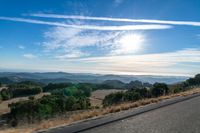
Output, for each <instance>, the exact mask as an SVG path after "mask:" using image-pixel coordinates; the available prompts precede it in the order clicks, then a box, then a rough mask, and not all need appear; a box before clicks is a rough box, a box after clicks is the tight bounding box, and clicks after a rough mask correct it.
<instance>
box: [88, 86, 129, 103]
mask: <svg viewBox="0 0 200 133" xmlns="http://www.w3.org/2000/svg"><path fill="white" fill-rule="evenodd" d="M120 91H125V90H116V89H107V90H106V89H103V90H96V91H93V92H92V95H91V97H90V103H91V105H92V106H99V107H101V106H102V101H103V99H104V98H105V96H106V95H109V94H111V93H115V92H120Z"/></svg>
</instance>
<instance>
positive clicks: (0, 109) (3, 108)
mask: <svg viewBox="0 0 200 133" xmlns="http://www.w3.org/2000/svg"><path fill="white" fill-rule="evenodd" d="M44 95H49V93H40V94H38V95H35V98H40V97H42V96H44ZM27 99H28V97H19V98H12V99H10V100H6V101H2V102H1V103H0V115H2V114H4V113H8V112H10V109H9V107H8V105H9V104H11V103H15V102H18V101H20V100H27Z"/></svg>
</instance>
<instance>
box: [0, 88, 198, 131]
mask: <svg viewBox="0 0 200 133" xmlns="http://www.w3.org/2000/svg"><path fill="white" fill-rule="evenodd" d="M196 93H200V88H196V89H191V90H188V91H185V92H180V93H176V94H169V95H166V96H161V97H158V98H149V99H143V100H139V101H136V102H126V103H121V104H118V105H113V106H110V107H106V108H100V109H91V110H87V111H82V112H79V113H76V114H72V115H71V116H69V117H68V118H61V119H60V118H54V119H49V120H44V121H42V122H41V123H38V124H35V125H32V127H30V126H29V127H24V128H23V127H21V128H15V129H7V130H3V131H0V133H22V132H23V133H29V132H33V131H38V130H44V129H48V128H52V127H56V126H62V125H68V124H72V123H75V122H80V121H84V120H87V119H91V118H97V117H102V116H105V115H107V114H110V113H116V112H120V111H123V110H129V109H132V108H137V107H140V106H145V105H148V104H153V103H157V102H159V101H162V100H166V99H170V98H173V97H179V96H188V95H192V94H196Z"/></svg>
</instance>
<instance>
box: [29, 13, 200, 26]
mask: <svg viewBox="0 0 200 133" xmlns="http://www.w3.org/2000/svg"><path fill="white" fill-rule="evenodd" d="M30 15H31V16H34V17H44V18H60V19H82V20H99V21H115V22H137V23H154V24H170V25H188V26H200V22H195V21H169V20H156V19H127V18H110V17H91V16H76V15H58V14H30Z"/></svg>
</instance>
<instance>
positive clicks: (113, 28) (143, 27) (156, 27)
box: [0, 17, 172, 31]
mask: <svg viewBox="0 0 200 133" xmlns="http://www.w3.org/2000/svg"><path fill="white" fill-rule="evenodd" d="M0 20H8V21H16V22H25V23H33V24H43V25H52V26H61V27H68V28H77V29H85V30H101V31H131V30H160V29H169V28H172V26H169V25H150V24H149V25H122V26H97V25H74V24H72V25H69V24H66V23H61V22H49V21H41V20H35V19H25V18H15V17H0Z"/></svg>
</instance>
